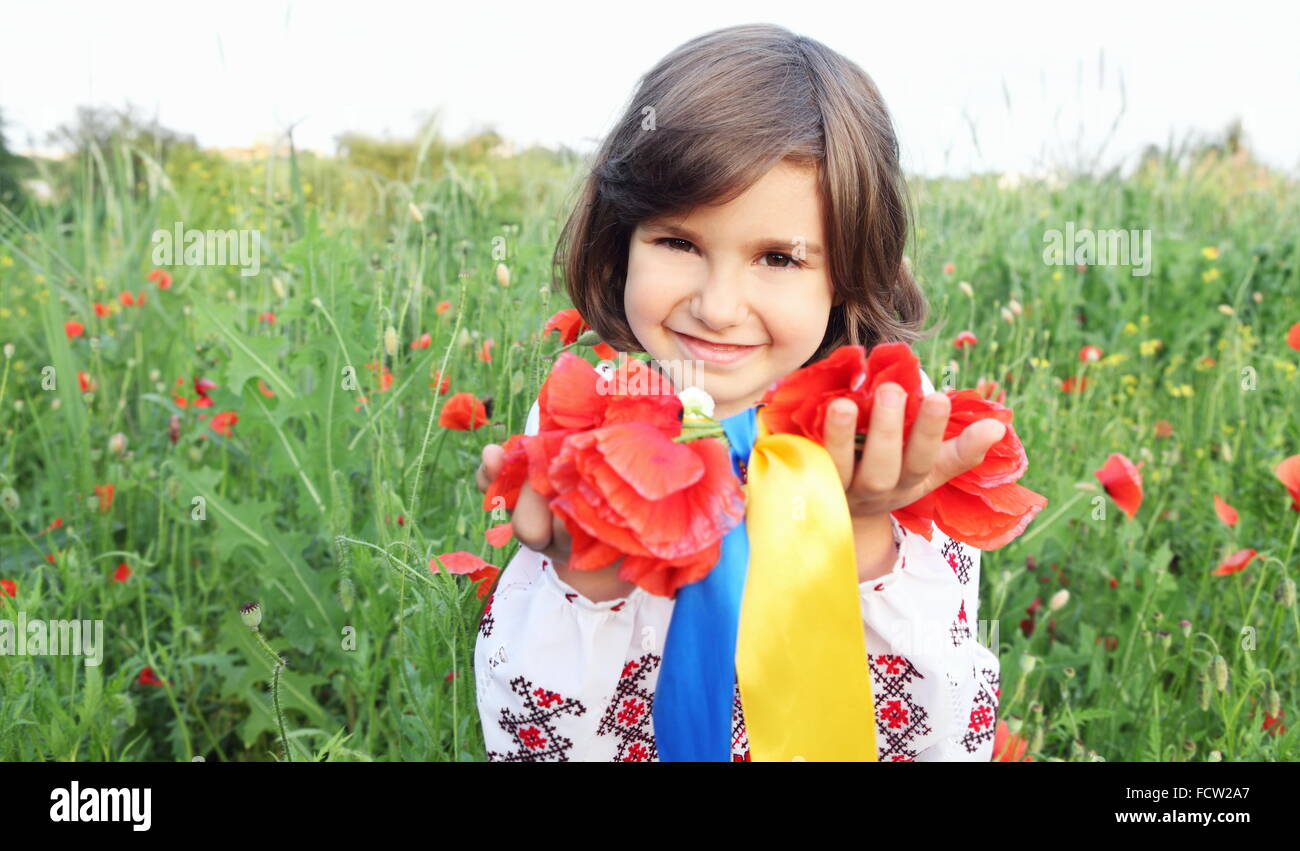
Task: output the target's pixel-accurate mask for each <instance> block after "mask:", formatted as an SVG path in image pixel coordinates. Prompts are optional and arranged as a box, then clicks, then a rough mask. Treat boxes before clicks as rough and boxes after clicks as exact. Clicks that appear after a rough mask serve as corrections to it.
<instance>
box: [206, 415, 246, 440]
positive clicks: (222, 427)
mask: <svg viewBox="0 0 1300 851" xmlns="http://www.w3.org/2000/svg"><path fill="white" fill-rule="evenodd" d="M238 422H239V415H238V414H236V413H235V412H234V411H222V412H221V413H219V414H216V415H215V416H213V417H212V420H211V421H210V422H209V423H208V426H209V428H211V429H212V430H213V431H215V432H216V433H217V434H219V435H221V436H222V437H230V429H231V427H232V426H234V425H235V424H236V423H238Z"/></svg>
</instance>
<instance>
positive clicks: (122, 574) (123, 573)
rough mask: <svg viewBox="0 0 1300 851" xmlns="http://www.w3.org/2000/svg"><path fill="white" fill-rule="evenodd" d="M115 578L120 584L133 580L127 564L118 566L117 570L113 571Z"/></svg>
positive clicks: (123, 563)
mask: <svg viewBox="0 0 1300 851" xmlns="http://www.w3.org/2000/svg"><path fill="white" fill-rule="evenodd" d="M113 578H114V579H115V580H117V581H118V582H125V581H126V580H128V579H130V578H131V568H129V567H127V564H126V562H122V563H121V564H119V565H118V566H117V570H115V571H113Z"/></svg>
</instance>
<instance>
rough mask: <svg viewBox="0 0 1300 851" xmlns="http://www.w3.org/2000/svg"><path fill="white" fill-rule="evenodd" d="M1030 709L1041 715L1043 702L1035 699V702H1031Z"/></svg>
mask: <svg viewBox="0 0 1300 851" xmlns="http://www.w3.org/2000/svg"><path fill="white" fill-rule="evenodd" d="M1029 711H1030V712H1032V713H1034V714H1035V715H1037V716H1039V717H1041V716H1042V714H1043V704H1041V703H1039V702H1038V701H1034V702H1033V703H1031V704H1029Z"/></svg>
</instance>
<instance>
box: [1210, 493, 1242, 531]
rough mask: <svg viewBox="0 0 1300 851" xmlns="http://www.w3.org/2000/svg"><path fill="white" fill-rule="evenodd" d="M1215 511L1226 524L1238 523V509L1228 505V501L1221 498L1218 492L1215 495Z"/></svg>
mask: <svg viewBox="0 0 1300 851" xmlns="http://www.w3.org/2000/svg"><path fill="white" fill-rule="evenodd" d="M1214 513H1215V514H1217V515H1219V519H1220V520H1222V521H1223V522H1224V524H1225V525H1228V526H1236V525H1237V509H1235V508H1233V507H1232V506H1231V505H1228V503H1226V502H1224V501H1223V500H1222V499H1219V495H1218V494H1217V493H1216V494H1215V495H1214Z"/></svg>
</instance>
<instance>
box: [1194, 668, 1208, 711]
mask: <svg viewBox="0 0 1300 851" xmlns="http://www.w3.org/2000/svg"><path fill="white" fill-rule="evenodd" d="M1198 679H1199V680H1200V682H1198V683H1197V685H1196V701H1197V703H1199V704H1200V707H1201V711H1202V712H1206V711H1208V710H1209V708H1210V679H1209V677H1207V676H1206V675H1205V673H1204V672H1202V673H1201V675H1200V677H1198Z"/></svg>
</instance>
